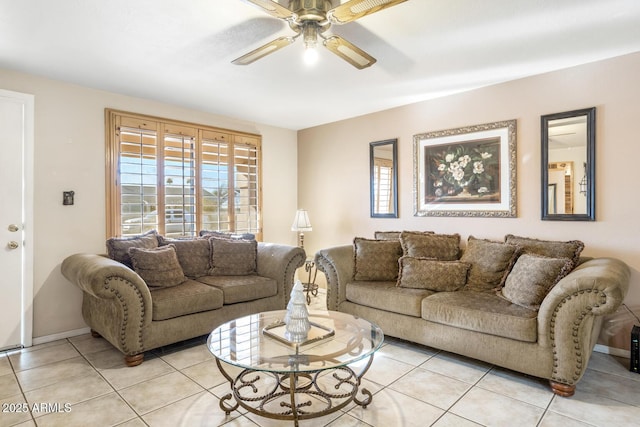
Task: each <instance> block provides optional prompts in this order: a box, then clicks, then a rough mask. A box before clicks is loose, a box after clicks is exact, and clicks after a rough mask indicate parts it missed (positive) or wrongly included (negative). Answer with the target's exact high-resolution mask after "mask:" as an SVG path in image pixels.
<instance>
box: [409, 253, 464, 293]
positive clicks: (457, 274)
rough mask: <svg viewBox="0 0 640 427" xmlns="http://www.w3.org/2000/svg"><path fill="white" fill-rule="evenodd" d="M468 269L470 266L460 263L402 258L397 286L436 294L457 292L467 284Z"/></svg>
mask: <svg viewBox="0 0 640 427" xmlns="http://www.w3.org/2000/svg"><path fill="white" fill-rule="evenodd" d="M469 267H470V264H468V263H465V262H460V261H437V260H433V259H430V258H414V257H408V256H403V257H402V258H400V277H399V278H398V286H400V287H402V288H415V289H429V290H432V291H436V292H444V291H457V290H458V289H460V288H462V287H463V286H464V285H465V284H466V283H467V273H468V271H469Z"/></svg>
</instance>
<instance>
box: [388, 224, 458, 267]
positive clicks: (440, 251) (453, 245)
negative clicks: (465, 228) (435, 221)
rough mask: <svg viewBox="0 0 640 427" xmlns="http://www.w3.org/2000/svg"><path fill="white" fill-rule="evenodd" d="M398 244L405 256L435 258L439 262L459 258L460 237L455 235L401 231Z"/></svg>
mask: <svg viewBox="0 0 640 427" xmlns="http://www.w3.org/2000/svg"><path fill="white" fill-rule="evenodd" d="M400 243H401V244H402V251H403V253H404V255H405V256H410V257H414V258H435V259H437V260H440V261H455V260H457V259H458V258H460V235H459V234H457V233H456V234H436V233H433V232H420V231H403V232H402V233H401V234H400Z"/></svg>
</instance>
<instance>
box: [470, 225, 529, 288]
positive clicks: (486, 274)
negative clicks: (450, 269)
mask: <svg viewBox="0 0 640 427" xmlns="http://www.w3.org/2000/svg"><path fill="white" fill-rule="evenodd" d="M519 253H520V248H519V247H518V246H516V245H511V244H508V243H502V242H492V241H489V240H481V239H476V238H474V237H473V236H469V238H468V239H467V247H466V249H465V251H464V253H463V254H462V257H461V258H460V261H464V262H468V263H469V264H471V268H470V270H469V277H468V278H467V289H468V290H475V291H491V290H493V289H495V288H497V287H500V286H502V285H503V284H504V281H505V280H506V278H507V274H509V271H510V270H511V267H513V264H514V263H515V261H516V259H517V257H518V255H519Z"/></svg>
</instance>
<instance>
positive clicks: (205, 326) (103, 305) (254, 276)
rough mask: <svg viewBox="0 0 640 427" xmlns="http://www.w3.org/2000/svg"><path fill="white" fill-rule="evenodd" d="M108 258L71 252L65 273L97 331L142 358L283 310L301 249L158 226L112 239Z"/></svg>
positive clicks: (132, 358)
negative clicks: (163, 230)
mask: <svg viewBox="0 0 640 427" xmlns="http://www.w3.org/2000/svg"><path fill="white" fill-rule="evenodd" d="M107 249H108V254H109V255H108V256H106V255H96V254H75V255H71V256H69V257H67V258H66V259H65V260H64V261H63V263H62V274H63V275H64V276H65V277H66V278H67V279H69V280H70V281H71V282H72V283H74V284H75V285H77V286H78V287H79V288H80V289H81V290H82V292H83V303H82V315H83V317H84V319H85V321H86V323H87V324H88V325H89V327H90V328H91V331H92V334H93V335H94V336H102V337H104V338H105V339H106V340H107V341H109V342H110V343H111V344H112V345H113V346H114V347H116V348H117V349H118V350H120V351H121V352H122V353H123V354H124V359H125V363H126V364H127V365H129V366H136V365H139V364H140V363H142V361H143V359H144V352H145V351H148V350H152V349H154V348H158V347H161V346H164V345H168V344H172V343H175V342H179V341H183V340H187V339H190V338H194V337H198V336H201V335H205V334H207V333H209V332H211V331H212V330H213V329H214V328H215V327H216V326H218V325H220V324H222V323H224V322H226V321H228V320H231V319H234V318H236V317H240V316H245V315H248V314H252V313H257V312H261V311H269V310H279V309H284V308H285V307H286V305H287V302H288V297H289V294H290V292H291V288H292V286H293V280H294V274H295V271H296V269H297V268H299V267H300V266H302V265H303V264H304V261H305V253H304V250H302V249H301V248H298V247H293V246H287V245H279V244H270V243H258V242H256V241H255V240H253V239H231V238H227V237H226V236H222V237H221V236H213V237H211V236H210V237H206V238H195V239H188V240H171V239H165V238H163V237H162V236H159V235H157V234H156V233H155V232H151V233H147V234H145V235H141V236H135V237H134V238H129V239H109V241H107Z"/></svg>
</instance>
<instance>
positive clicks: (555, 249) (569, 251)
mask: <svg viewBox="0 0 640 427" xmlns="http://www.w3.org/2000/svg"><path fill="white" fill-rule="evenodd" d="M505 242H507V243H510V244H512V245H518V246H520V247H521V248H522V251H523V252H524V253H527V254H536V255H542V256H546V257H549V258H569V259H571V261H572V262H573V267H574V268H575V267H577V266H578V264H580V254H581V253H582V250H583V249H584V243H582V242H581V241H580V240H570V241H567V242H560V241H557V240H538V239H532V238H529V237H519V236H514V235H513V234H507V235H506V237H505Z"/></svg>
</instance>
